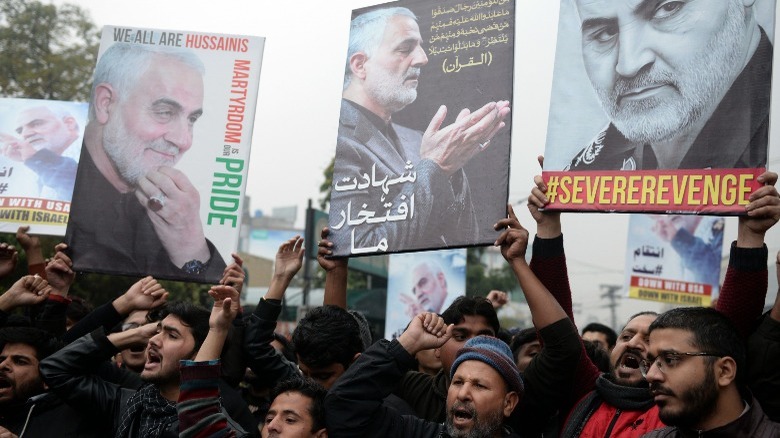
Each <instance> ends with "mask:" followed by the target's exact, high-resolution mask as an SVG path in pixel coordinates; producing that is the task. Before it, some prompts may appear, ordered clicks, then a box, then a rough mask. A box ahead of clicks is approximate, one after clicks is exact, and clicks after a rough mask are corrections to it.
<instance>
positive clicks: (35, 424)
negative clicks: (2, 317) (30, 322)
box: [0, 327, 105, 438]
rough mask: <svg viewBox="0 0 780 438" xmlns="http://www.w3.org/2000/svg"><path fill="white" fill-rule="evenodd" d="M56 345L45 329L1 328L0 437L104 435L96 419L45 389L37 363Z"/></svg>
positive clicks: (55, 348) (56, 346)
mask: <svg viewBox="0 0 780 438" xmlns="http://www.w3.org/2000/svg"><path fill="white" fill-rule="evenodd" d="M57 348H58V343H57V341H56V340H55V338H54V336H53V335H51V334H50V333H48V332H46V331H44V330H41V329H37V328H33V327H5V328H3V329H0V436H3V437H5V436H10V437H16V436H17V435H18V436H22V435H23V434H24V435H25V436H33V437H36V436H79V437H96V438H97V437H102V436H104V433H105V428H102V427H101V423H100V422H99V421H94V419H91V418H87V416H85V415H82V414H81V413H79V412H78V411H76V410H75V409H73V408H71V407H70V406H68V405H67V404H65V403H63V402H62V400H61V399H60V398H59V397H57V395H56V394H53V393H50V392H48V391H47V389H46V386H45V385H44V383H43V379H42V378H41V374H40V372H39V371H38V363H39V361H40V360H43V359H45V358H46V357H47V356H49V355H50V354H52V353H54V352H55V351H57ZM3 432H7V433H10V434H12V435H5V434H4V433H3Z"/></svg>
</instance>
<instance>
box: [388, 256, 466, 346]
mask: <svg viewBox="0 0 780 438" xmlns="http://www.w3.org/2000/svg"><path fill="white" fill-rule="evenodd" d="M465 292H466V250H465V249H449V250H441V251H427V252H416V253H409V254H391V255H390V262H389V265H388V277H387V307H386V308H387V311H386V314H385V338H386V339H391V340H392V339H395V338H397V337H398V336H400V335H401V333H403V332H404V330H405V329H406V326H407V325H408V324H409V321H411V320H412V318H414V317H415V316H417V315H419V314H420V313H422V312H433V313H436V314H441V313H442V312H443V311H445V310H446V309H447V307H449V306H450V304H452V302H453V301H455V298H457V297H459V296H462V295H465Z"/></svg>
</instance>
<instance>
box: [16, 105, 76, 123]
mask: <svg viewBox="0 0 780 438" xmlns="http://www.w3.org/2000/svg"><path fill="white" fill-rule="evenodd" d="M39 108H43V109H45V110H46V111H48V112H50V113H51V114H52V115H53V116H54V117H55V118H56V119H57V120H59V121H60V122H64V121H65V119H67V118H68V117H72V118H73V119H74V120H76V126H78V119H76V117H74V116H73V113H72V112H71V111H70V110H69V109H68V108H65V106H64V105H63V104H61V103H59V102H56V101H50V102H45V103H41V102H34V103H28V104H26V105H24V106H22V107H21V108H19V110H18V111H17V113H18V114H20V115H21V114H22V113H23V112H26V111H32V110H36V109H39Z"/></svg>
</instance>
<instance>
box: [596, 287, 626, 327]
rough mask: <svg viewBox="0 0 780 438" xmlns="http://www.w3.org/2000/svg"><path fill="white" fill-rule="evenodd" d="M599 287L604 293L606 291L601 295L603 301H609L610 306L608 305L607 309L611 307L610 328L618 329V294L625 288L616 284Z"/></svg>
mask: <svg viewBox="0 0 780 438" xmlns="http://www.w3.org/2000/svg"><path fill="white" fill-rule="evenodd" d="M599 287H600V288H601V290H602V291H604V293H603V294H601V299H604V298H607V299H609V304H607V307H609V311H610V317H611V324H610V327H612V329H613V330H614V329H615V327H617V300H618V299H619V298H620V296H619V295H618V294H617V291H619V290H621V289H623V286H618V285H616V284H602V285H599Z"/></svg>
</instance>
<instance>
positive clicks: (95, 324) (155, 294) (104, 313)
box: [63, 276, 168, 343]
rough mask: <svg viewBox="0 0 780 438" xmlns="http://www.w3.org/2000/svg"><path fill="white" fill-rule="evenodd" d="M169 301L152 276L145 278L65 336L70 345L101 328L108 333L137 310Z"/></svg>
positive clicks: (89, 316) (95, 311)
mask: <svg viewBox="0 0 780 438" xmlns="http://www.w3.org/2000/svg"><path fill="white" fill-rule="evenodd" d="M167 300H168V292H167V291H166V290H165V289H164V288H163V287H162V285H161V284H160V283H158V282H157V280H155V279H154V278H152V277H151V276H149V277H144V278H142V279H140V280H138V281H136V282H135V283H133V285H132V286H130V288H129V289H127V291H125V293H123V294H122V295H120V296H119V297H117V298H116V299H114V301H112V302H110V303H106V304H103V305H102V306H100V307H98V308H97V309H95V310H93V311H92V312H90V313H89V315H87V316H86V317H84V318H83V319H82V320H81V321H79V322H77V323H76V324H74V325H73V327H71V328H70V330H68V331H67V332H66V333H65V335H64V336H63V341H65V342H66V343H70V342H73V341H75V340H76V339H78V338H80V337H82V336H84V335H86V334H87V333H91V332H92V331H93V330H96V329H98V328H100V327H102V328H103V331H105V332H108V331H110V330H111V329H112V328H113V327H115V326H116V325H117V324H119V323H121V322H122V321H123V320H124V319H125V318H126V317H127V315H129V314H130V313H132V312H133V311H135V310H150V309H154V308H156V307H159V306H161V305H163V304H165V302H166V301H167Z"/></svg>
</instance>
